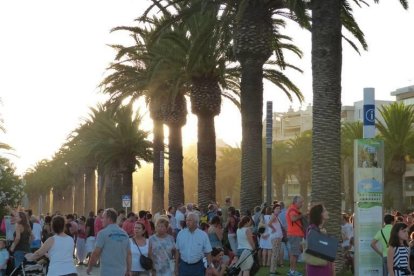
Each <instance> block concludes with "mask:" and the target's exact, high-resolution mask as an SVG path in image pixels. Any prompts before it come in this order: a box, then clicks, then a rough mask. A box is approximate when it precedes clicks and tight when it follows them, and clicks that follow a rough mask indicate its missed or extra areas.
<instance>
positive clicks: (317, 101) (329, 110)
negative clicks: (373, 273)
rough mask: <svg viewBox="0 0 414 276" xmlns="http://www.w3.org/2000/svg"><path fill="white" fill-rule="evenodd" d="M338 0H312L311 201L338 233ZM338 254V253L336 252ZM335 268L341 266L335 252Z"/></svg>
mask: <svg viewBox="0 0 414 276" xmlns="http://www.w3.org/2000/svg"><path fill="white" fill-rule="evenodd" d="M341 27H342V25H341V1H340V0H332V1H324V0H314V1H312V73H313V74H312V78H313V136H312V137H313V139H312V201H313V202H318V201H319V202H324V204H325V206H326V208H327V209H328V210H329V213H330V214H331V215H330V216H329V217H330V219H329V220H328V222H327V224H326V229H327V231H328V233H329V234H331V235H334V236H336V237H337V238H340V236H341V228H340V225H341V149H340V145H341V143H340V141H341V132H340V131H341V124H340V119H341V116H340V114H341V70H342V44H341V42H342V41H341V39H342V37H341ZM340 255H341V254H340ZM337 260H338V263H337V269H339V268H341V267H342V264H341V263H340V262H341V261H342V257H341V256H338V259H337Z"/></svg>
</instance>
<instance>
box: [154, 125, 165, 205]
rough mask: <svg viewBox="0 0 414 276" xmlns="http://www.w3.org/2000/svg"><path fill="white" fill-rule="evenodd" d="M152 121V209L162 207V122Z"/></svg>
mask: <svg viewBox="0 0 414 276" xmlns="http://www.w3.org/2000/svg"><path fill="white" fill-rule="evenodd" d="M153 122H154V151H153V169H152V172H153V173H152V207H151V209H152V211H153V212H154V213H155V212H156V211H159V210H161V209H163V208H164V124H163V122H162V121H161V120H153Z"/></svg>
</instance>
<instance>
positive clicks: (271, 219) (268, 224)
mask: <svg viewBox="0 0 414 276" xmlns="http://www.w3.org/2000/svg"><path fill="white" fill-rule="evenodd" d="M275 221H276V216H275V215H272V217H271V218H270V220H269V222H268V223H267V226H269V227H270V228H271V229H272V233H274V232H276V228H275V227H274V226H273V223H274V222H275Z"/></svg>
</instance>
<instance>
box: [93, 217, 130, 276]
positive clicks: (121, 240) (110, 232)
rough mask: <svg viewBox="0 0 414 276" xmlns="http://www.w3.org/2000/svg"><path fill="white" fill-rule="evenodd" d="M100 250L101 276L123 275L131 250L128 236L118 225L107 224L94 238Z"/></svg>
mask: <svg viewBox="0 0 414 276" xmlns="http://www.w3.org/2000/svg"><path fill="white" fill-rule="evenodd" d="M96 247H98V248H101V249H102V252H101V274H100V275H101V276H113V275H125V273H126V269H127V263H126V261H127V254H128V251H130V250H131V246H130V241H129V237H128V234H127V233H126V232H125V231H124V230H122V229H121V228H120V227H119V226H118V225H116V224H115V223H114V224H109V225H107V226H106V227H105V228H104V229H102V230H101V231H100V232H99V233H98V236H97V237H96Z"/></svg>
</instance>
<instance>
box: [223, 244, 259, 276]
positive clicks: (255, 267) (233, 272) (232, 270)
mask: <svg viewBox="0 0 414 276" xmlns="http://www.w3.org/2000/svg"><path fill="white" fill-rule="evenodd" d="M245 251H246V250H245ZM245 251H243V254H242V255H241V256H240V260H238V261H237V262H236V263H235V264H233V265H231V266H229V267H228V268H227V269H226V272H227V275H228V276H237V275H239V273H240V271H241V267H242V265H243V264H244V263H245V262H246V260H247V259H248V258H249V257H250V256H253V264H252V266H251V268H250V275H252V276H253V275H255V274H256V273H257V272H258V271H259V269H260V265H259V260H258V257H257V249H256V250H250V251H249V252H248V253H246V254H245V253H244V252H245Z"/></svg>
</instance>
